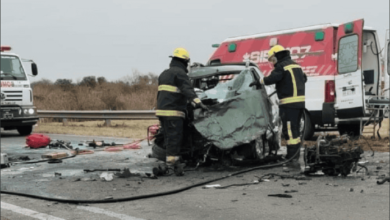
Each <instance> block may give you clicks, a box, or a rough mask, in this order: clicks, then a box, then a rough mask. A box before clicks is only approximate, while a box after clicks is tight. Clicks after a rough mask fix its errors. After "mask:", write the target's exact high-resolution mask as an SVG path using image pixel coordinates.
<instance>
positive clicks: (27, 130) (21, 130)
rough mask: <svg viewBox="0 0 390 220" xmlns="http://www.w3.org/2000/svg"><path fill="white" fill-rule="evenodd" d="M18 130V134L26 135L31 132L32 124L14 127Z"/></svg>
mask: <svg viewBox="0 0 390 220" xmlns="http://www.w3.org/2000/svg"><path fill="white" fill-rule="evenodd" d="M16 129H17V130H18V132H19V134H20V135H22V136H26V135H29V134H31V132H32V130H33V126H32V125H29V126H21V127H17V128H16Z"/></svg>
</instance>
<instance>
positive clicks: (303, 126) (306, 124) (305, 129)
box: [299, 111, 314, 140]
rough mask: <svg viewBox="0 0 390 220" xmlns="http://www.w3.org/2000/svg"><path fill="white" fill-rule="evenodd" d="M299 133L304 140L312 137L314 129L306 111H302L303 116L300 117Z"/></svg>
mask: <svg viewBox="0 0 390 220" xmlns="http://www.w3.org/2000/svg"><path fill="white" fill-rule="evenodd" d="M299 131H300V133H301V134H302V138H303V139H304V140H311V138H312V137H313V135H314V127H313V125H312V123H311V120H310V116H309V114H308V113H307V112H306V111H303V114H302V116H301V123H300V125H299Z"/></svg>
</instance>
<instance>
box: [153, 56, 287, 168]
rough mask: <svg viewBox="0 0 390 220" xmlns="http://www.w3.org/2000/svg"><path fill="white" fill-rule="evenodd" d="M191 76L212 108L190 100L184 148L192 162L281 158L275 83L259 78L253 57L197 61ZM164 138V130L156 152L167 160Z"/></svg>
mask: <svg viewBox="0 0 390 220" xmlns="http://www.w3.org/2000/svg"><path fill="white" fill-rule="evenodd" d="M188 76H189V78H190V80H191V82H192V85H193V87H194V89H195V92H196V93H197V95H198V97H199V98H200V99H201V100H202V103H204V104H205V105H207V106H208V107H209V109H210V111H204V110H202V109H193V107H192V105H190V104H188V107H187V112H186V119H185V123H184V124H185V126H184V127H185V128H184V140H183V144H182V149H181V156H182V158H183V159H184V160H185V161H186V162H187V164H197V165H199V164H201V163H208V162H212V161H218V162H222V164H224V165H238V164H248V163H266V162H267V161H269V160H275V159H276V158H278V156H277V150H278V149H279V146H280V133H281V121H280V119H279V116H278V115H279V112H278V111H279V108H278V101H279V100H278V98H277V95H276V92H275V88H274V87H273V86H264V85H263V84H261V83H260V79H261V78H262V77H263V75H262V73H261V71H260V70H259V69H258V67H257V66H256V65H255V64H254V63H251V62H247V63H234V64H218V65H212V66H203V65H195V66H192V68H191V71H190V72H189V74H188ZM160 129H161V128H160ZM163 143H164V137H163V135H162V132H161V130H160V131H159V132H158V133H157V134H156V139H155V141H154V146H153V147H152V157H156V158H158V159H161V160H165V149H164V146H163Z"/></svg>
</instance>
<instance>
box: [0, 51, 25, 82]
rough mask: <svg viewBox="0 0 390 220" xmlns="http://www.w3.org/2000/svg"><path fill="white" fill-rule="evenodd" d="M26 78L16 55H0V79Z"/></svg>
mask: <svg viewBox="0 0 390 220" xmlns="http://www.w3.org/2000/svg"><path fill="white" fill-rule="evenodd" d="M26 79H27V78H26V74H25V73H24V70H23V66H22V63H21V62H20V60H19V58H18V57H16V56H6V55H1V80H26Z"/></svg>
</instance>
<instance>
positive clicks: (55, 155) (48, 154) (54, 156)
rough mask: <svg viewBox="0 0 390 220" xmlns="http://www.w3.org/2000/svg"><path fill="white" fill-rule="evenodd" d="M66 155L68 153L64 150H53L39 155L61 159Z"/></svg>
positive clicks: (43, 157)
mask: <svg viewBox="0 0 390 220" xmlns="http://www.w3.org/2000/svg"><path fill="white" fill-rule="evenodd" d="M67 156H68V153H66V152H54V153H46V154H42V155H41V157H42V159H61V158H64V157H67Z"/></svg>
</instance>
